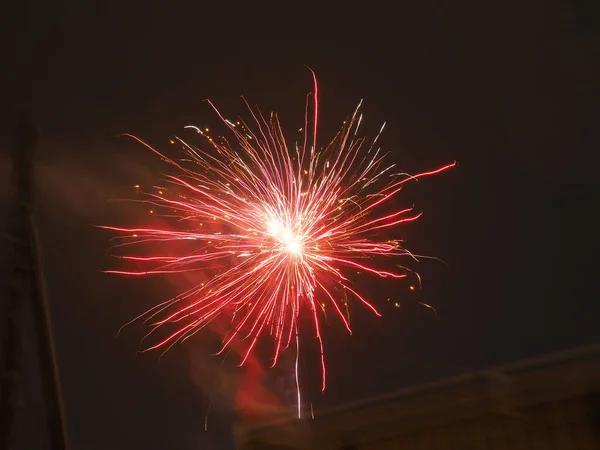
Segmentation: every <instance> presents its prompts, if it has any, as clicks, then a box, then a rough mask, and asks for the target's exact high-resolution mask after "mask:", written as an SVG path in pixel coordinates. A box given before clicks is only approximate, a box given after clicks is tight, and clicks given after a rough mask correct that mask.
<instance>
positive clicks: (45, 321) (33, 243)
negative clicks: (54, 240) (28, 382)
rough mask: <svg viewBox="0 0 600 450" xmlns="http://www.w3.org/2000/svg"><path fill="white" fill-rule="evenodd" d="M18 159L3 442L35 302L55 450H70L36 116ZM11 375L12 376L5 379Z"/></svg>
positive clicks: (27, 117) (25, 126)
mask: <svg viewBox="0 0 600 450" xmlns="http://www.w3.org/2000/svg"><path fill="white" fill-rule="evenodd" d="M16 138H17V139H16V145H15V148H14V152H13V154H12V161H13V166H12V180H11V181H12V185H11V188H12V190H13V192H12V196H11V197H12V198H11V201H12V204H11V211H10V215H9V230H8V231H9V235H10V239H11V244H12V245H11V250H10V252H9V256H10V260H9V265H10V268H9V273H8V276H9V287H8V299H7V300H8V310H9V311H8V315H7V318H8V320H7V324H6V332H5V340H4V343H3V344H4V352H3V360H2V361H1V363H2V364H3V366H2V367H1V368H0V370H2V372H3V373H2V375H3V376H2V391H1V393H0V395H1V397H0V422H1V423H0V431H1V432H2V435H1V436H0V439H2V441H1V442H0V444H1V445H2V446H1V447H0V448H2V449H5V448H8V446H9V445H10V444H11V440H12V439H11V438H12V433H13V430H14V422H15V406H16V405H15V397H16V388H17V386H16V379H17V374H18V366H19V359H20V354H21V351H20V350H21V349H20V345H21V343H20V339H19V335H20V332H19V326H18V318H17V314H18V312H19V310H20V309H21V307H22V306H23V305H24V303H25V302H31V307H32V308H31V309H32V312H33V320H34V329H35V335H36V336H35V340H36V347H37V355H38V359H39V363H40V364H39V366H40V378H41V380H40V382H41V385H42V395H43V396H44V398H43V400H44V401H43V403H44V406H45V413H46V414H45V416H46V425H47V432H48V437H49V439H50V448H51V450H65V449H66V443H65V433H64V423H63V417H62V411H61V409H62V408H61V401H60V390H59V384H58V374H57V370H56V363H55V359H54V348H53V347H54V346H53V342H52V333H51V327H50V320H49V315H48V308H47V304H46V299H45V296H44V289H43V284H42V283H43V278H42V273H41V267H40V261H39V258H40V255H39V249H38V247H37V236H36V230H35V227H34V221H33V214H32V210H33V152H34V150H35V147H36V145H37V140H38V135H37V130H36V127H35V123H34V121H33V118H32V116H31V114H23V115H22V116H21V118H20V120H19V123H18V126H17V133H16ZM4 375H6V376H4Z"/></svg>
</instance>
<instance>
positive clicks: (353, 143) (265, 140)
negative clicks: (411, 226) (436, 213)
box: [104, 73, 454, 389]
mask: <svg viewBox="0 0 600 450" xmlns="http://www.w3.org/2000/svg"><path fill="white" fill-rule="evenodd" d="M313 80H314V93H312V94H309V96H308V99H307V104H306V111H305V124H304V128H303V131H304V133H303V135H304V141H303V142H300V143H297V144H294V145H293V146H290V145H288V142H287V141H286V139H285V137H284V135H283V132H282V129H281V126H280V123H279V121H278V118H277V115H276V114H271V115H270V116H269V117H268V119H267V118H265V117H264V116H263V115H262V114H261V112H260V111H258V110H255V109H253V108H251V107H250V105H248V104H247V103H246V105H247V106H248V110H249V112H250V114H251V117H252V123H253V125H252V126H250V125H248V124H247V123H246V122H245V121H243V120H242V119H239V120H238V121H236V123H233V122H231V121H229V120H227V119H225V118H224V117H223V116H222V115H221V113H220V112H219V111H218V110H217V109H216V108H214V106H213V105H212V103H210V102H209V103H210V105H211V106H212V107H213V108H214V109H215V111H216V113H217V114H218V116H219V118H220V119H221V120H222V121H223V123H224V124H225V125H226V126H227V127H228V129H229V130H230V132H231V134H232V135H233V136H234V137H235V141H234V142H235V145H231V144H230V143H228V142H227V140H226V139H225V138H219V139H213V138H211V137H210V136H208V135H207V134H206V133H205V131H204V130H201V129H199V128H197V127H193V126H190V127H186V128H192V129H194V130H196V131H197V133H198V134H200V135H202V136H203V138H204V139H205V142H204V145H205V147H204V148H203V147H200V146H194V145H191V144H188V143H187V142H184V141H183V140H182V139H179V138H176V140H177V141H176V143H177V144H179V145H180V146H181V149H182V151H183V152H184V154H185V157H184V158H177V159H175V158H170V157H168V156H165V155H164V154H163V153H161V152H159V151H157V150H156V149H154V148H153V147H151V146H150V145H149V144H147V143H146V142H144V141H142V140H141V139H139V138H137V137H135V136H131V135H128V136H130V137H132V138H133V139H135V140H136V141H138V142H140V143H141V144H143V145H145V146H146V147H147V148H148V149H150V150H152V151H153V152H154V153H156V154H157V155H159V156H160V157H161V158H162V159H163V160H164V161H165V162H167V163H168V164H169V165H170V166H171V167H172V168H175V169H176V170H175V171H174V174H170V175H165V180H166V182H167V183H170V185H171V187H170V188H169V189H161V190H159V191H157V192H155V193H149V194H148V197H147V199H146V200H145V201H146V202H147V203H148V204H149V205H152V208H153V210H155V211H156V212H159V211H163V212H164V213H165V214H164V215H165V216H166V217H169V218H170V219H168V222H167V223H168V224H169V226H164V227H159V228H145V227H143V228H142V227H140V228H127V227H104V228H107V229H110V230H113V231H115V232H118V233H123V234H122V235H120V236H119V238H120V239H123V244H126V245H127V246H128V247H130V248H131V247H133V246H137V247H139V249H140V250H139V251H138V252H136V253H135V254H131V255H128V256H120V258H122V259H125V260H129V261H132V262H134V263H135V264H137V267H140V265H143V266H144V267H143V269H144V270H138V271H122V270H115V271H110V272H111V273H117V274H123V275H150V274H173V273H181V272H189V271H197V270H204V271H210V272H211V273H212V275H211V276H210V278H209V279H208V280H207V281H205V282H204V283H201V284H198V285H196V286H193V287H192V288H191V289H189V290H187V291H185V292H183V293H181V294H179V295H177V296H176V297H174V298H172V299H171V300H169V301H167V302H165V303H162V304H161V305H158V306H157V307H155V308H153V309H152V310H150V311H148V312H147V313H145V314H144V315H142V316H140V317H147V319H152V320H153V328H152V331H151V332H150V333H153V332H154V331H155V330H156V329H158V328H160V327H162V326H163V325H165V324H168V323H176V324H177V328H176V331H174V332H172V333H171V334H169V335H168V336H167V337H166V338H163V339H162V340H160V341H159V342H157V343H156V344H155V345H153V346H151V347H150V348H149V349H155V348H158V347H163V346H165V347H166V348H169V347H170V346H171V345H174V344H175V343H177V342H181V341H183V340H184V339H186V338H188V337H190V336H191V335H193V334H194V333H196V332H198V331H199V330H201V329H202V328H203V327H205V326H206V325H208V324H209V323H211V322H212V321H213V320H215V319H216V318H217V317H226V318H227V319H228V321H229V323H230V324H231V327H230V329H229V331H228V332H227V334H226V335H225V337H224V338H223V347H222V349H221V352H223V351H224V350H225V349H226V348H227V347H228V346H230V345H231V344H232V343H234V342H239V341H240V340H241V341H244V342H247V345H246V348H245V350H244V351H243V352H242V360H241V364H244V362H245V361H246V359H247V358H248V355H249V354H250V353H251V352H252V350H253V348H254V347H255V344H256V343H257V341H258V339H259V338H260V337H261V336H263V335H266V334H268V335H270V336H271V337H272V339H273V341H274V356H273V365H275V364H276V363H277V358H278V356H279V355H280V353H281V352H282V351H283V350H285V349H286V348H288V347H289V346H290V345H292V346H294V345H295V346H296V348H297V343H298V318H299V314H301V312H302V311H303V310H307V311H310V314H311V316H312V322H313V324H314V329H315V331H316V336H317V338H318V340H319V344H320V346H321V364H322V388H323V389H325V378H326V373H325V359H324V356H323V342H322V339H321V326H320V316H321V315H322V314H324V312H325V308H328V307H329V308H331V309H332V311H334V312H335V314H336V315H337V316H338V317H339V318H340V320H341V321H342V322H343V323H344V325H345V327H346V328H347V330H348V332H351V329H350V323H349V320H348V309H347V302H348V300H349V299H354V300H356V301H358V302H360V303H362V304H363V305H364V306H365V307H366V308H367V309H369V310H371V311H372V312H373V313H375V314H377V315H380V314H379V312H378V311H377V309H376V308H375V307H374V306H373V305H372V304H371V303H369V301H368V300H367V299H366V298H364V297H363V295H361V293H359V291H358V289H357V288H356V286H354V285H353V284H352V282H351V280H350V279H349V278H348V274H349V271H353V272H356V271H357V270H359V271H361V272H366V273H370V274H372V275H374V276H377V277H383V278H385V277H392V278H403V277H405V276H406V271H405V270H403V271H402V272H398V273H397V272H391V271H384V270H379V269H377V268H376V267H375V264H376V260H377V259H378V258H381V257H400V256H410V257H414V256H413V255H412V254H411V253H410V252H408V251H407V250H406V249H405V248H403V247H402V246H401V244H400V241H398V240H388V239H385V238H382V237H381V234H380V233H381V232H382V231H381V230H383V229H388V228H392V227H396V226H398V225H400V224H402V223H405V222H411V221H414V220H416V219H417V218H418V217H419V216H420V213H415V212H414V211H413V209H412V208H409V209H399V210H398V209H396V210H393V211H392V212H389V211H390V208H393V202H391V200H392V199H393V197H394V196H396V195H397V194H398V193H399V192H400V191H401V190H402V188H403V185H404V184H405V183H407V182H408V181H410V180H416V179H418V178H421V177H425V176H428V175H433V174H436V173H439V172H442V171H444V170H446V169H448V168H450V167H452V166H453V165H454V163H452V164H448V165H445V166H443V167H441V168H439V169H437V170H433V171H430V172H425V173H421V174H418V175H412V176H411V175H407V174H405V173H397V172H395V171H394V164H389V165H387V164H385V163H384V159H385V156H386V155H384V154H382V152H381V151H380V149H378V148H376V147H375V145H376V143H377V138H378V137H379V134H381V131H382V130H383V126H382V127H381V130H380V131H379V134H378V135H377V136H376V137H375V139H374V140H373V141H372V143H371V145H370V146H368V148H365V147H366V146H365V139H363V138H360V137H357V131H358V128H359V126H360V123H361V120H362V115H361V114H360V113H359V108H360V104H359V105H358V107H357V108H356V110H355V111H354V114H353V115H352V116H351V118H350V120H347V121H345V122H344V124H343V126H342V128H341V130H340V131H339V132H338V133H337V135H336V136H335V138H334V139H333V140H332V141H331V142H330V143H329V145H327V146H325V147H324V148H319V147H318V146H317V128H318V109H319V108H318V106H319V105H318V96H317V93H318V91H317V81H316V77H315V76H314V73H313ZM384 126H385V124H384ZM382 210H385V211H386V212H385V213H382V212H381V211H382ZM173 219H174V220H173ZM174 244H176V245H174ZM149 248H152V250H148V249H149ZM175 248H178V249H179V250H178V251H177V252H174V249H175ZM149 251H151V252H152V253H149ZM396 267H400V266H396Z"/></svg>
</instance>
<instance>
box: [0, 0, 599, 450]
mask: <svg viewBox="0 0 600 450" xmlns="http://www.w3.org/2000/svg"><path fill="white" fill-rule="evenodd" d="M482 3H483V4H482ZM325 5H326V3H321V6H318V7H315V6H313V5H309V4H303V3H298V2H289V3H285V2H282V3H279V4H278V6H276V7H271V8H267V7H263V6H257V5H254V4H245V5H244V6H235V5H233V4H232V5H229V6H223V7H216V6H214V5H213V4H210V3H203V2H171V3H170V4H169V6H167V5H166V2H165V3H164V4H163V2H112V1H108V2H92V1H89V0H88V1H80V2H76V1H63V2H34V1H29V2H27V1H21V2H15V3H14V4H7V5H6V6H5V8H6V10H5V11H4V12H2V14H1V17H2V19H1V20H2V30H3V34H4V33H5V34H6V37H4V38H3V39H2V41H3V45H5V46H6V51H4V52H3V56H2V73H1V75H0V77H1V86H2V88H1V89H2V92H3V94H2V100H1V104H0V109H1V117H0V119H1V120H0V130H1V138H2V140H1V144H2V148H3V149H4V150H5V152H4V153H3V155H5V156H4V157H3V159H2V179H5V180H7V179H8V177H7V174H8V170H7V168H8V164H7V158H6V155H7V153H8V149H9V147H10V145H11V144H10V143H11V138H12V137H11V133H12V130H13V126H14V124H15V120H16V117H17V113H18V112H19V111H20V110H21V109H22V108H29V109H31V110H32V111H33V112H34V113H35V116H36V119H37V123H38V126H39V128H40V130H41V133H42V134H41V143H40V146H39V152H38V163H37V168H36V171H37V183H38V224H39V227H40V229H41V234H42V246H43V253H44V261H45V264H44V265H45V275H46V279H47V291H48V295H49V298H50V300H51V303H52V312H53V316H54V324H55V328H56V340H57V347H58V349H57V351H58V359H59V363H60V369H61V378H62V384H63V390H64V400H65V404H66V411H67V419H68V428H69V434H70V439H71V441H72V444H73V448H75V449H78V448H81V449H83V448H89V449H96V448H97V449H102V448H110V449H114V450H117V449H126V448H127V449H129V448H148V449H154V448H156V449H162V448H226V446H225V444H223V442H226V441H227V442H229V441H230V440H231V438H230V437H229V431H228V427H229V425H230V423H231V414H230V413H229V412H228V405H227V404H225V403H226V402H222V403H223V404H222V405H221V406H222V407H221V408H216V409H215V411H213V412H211V415H209V420H210V421H211V424H212V427H209V431H208V432H205V431H204V418H205V415H206V411H207V400H206V397H207V393H206V391H207V390H208V389H209V388H208V387H207V385H208V384H210V383H208V384H207V383H206V382H204V381H202V382H198V380H199V379H206V378H207V376H206V373H209V371H208V369H206V371H205V372H203V370H204V369H203V368H202V367H203V365H202V364H197V362H198V361H207V358H206V357H205V355H204V353H203V352H204V350H203V349H202V347H203V344H202V342H195V343H190V344H189V345H184V346H180V347H178V348H175V349H174V350H173V351H172V352H171V353H170V354H168V355H167V356H166V357H165V358H163V359H161V360H160V361H159V360H158V355H157V354H145V355H138V354H136V350H137V349H138V348H139V346H138V343H139V339H140V337H141V335H142V334H141V333H142V331H141V330H140V329H139V327H137V326H134V327H132V328H130V329H128V330H126V332H125V333H124V334H123V335H122V336H121V337H120V338H119V339H117V340H115V339H113V338H114V336H115V334H116V331H117V330H118V328H119V326H120V325H122V324H123V323H124V322H126V321H128V320H129V319H130V318H132V317H134V316H135V315H137V314H139V313H140V312H142V311H143V310H144V309H146V308H147V307H149V306H151V305H153V304H155V303H157V302H158V301H160V300H163V299H164V298H166V297H167V296H168V295H169V294H170V293H171V292H172V286H171V285H170V284H169V283H168V282H167V281H165V280H156V279H152V280H131V279H120V278H113V277H110V276H108V275H104V274H102V273H100V269H105V268H108V267H111V265H112V264H114V261H111V260H110V259H109V258H108V257H107V255H106V248H107V246H108V239H109V237H110V236H109V235H107V234H106V233H103V232H101V231H99V230H98V229H95V228H93V227H92V226H91V224H99V223H100V224H104V223H111V224H113V223H115V224H127V223H128V222H130V221H131V220H134V219H135V216H134V214H133V213H134V211H132V210H131V209H128V208H127V207H126V206H123V205H118V204H115V203H110V202H107V200H108V199H111V198H116V197H127V196H128V195H130V194H131V185H132V184H136V183H140V184H151V183H152V181H153V180H154V179H155V178H156V177H157V176H158V174H159V170H160V169H161V167H160V166H159V165H158V164H157V161H156V160H155V158H154V157H153V156H152V155H150V154H149V153H147V152H145V151H144V150H143V149H142V148H140V147H139V146H136V145H134V144H133V143H132V142H129V141H124V140H123V139H117V138H116V135H117V134H119V133H121V132H131V133H134V134H137V135H139V136H141V137H143V138H145V139H147V140H149V141H150V142H152V143H153V144H155V145H156V146H158V147H160V146H163V145H166V144H167V140H168V138H169V137H170V136H171V135H172V134H173V133H180V132H181V131H182V127H183V126H184V125H187V124H188V123H194V124H198V125H202V126H204V125H208V126H210V125H211V124H212V123H215V122H216V118H215V116H214V115H213V114H212V113H211V111H210V110H209V109H208V107H207V105H206V104H205V103H203V102H202V100H203V99H205V98H207V97H210V98H211V99H212V100H213V101H214V102H215V103H216V104H217V105H219V107H220V109H222V110H224V111H227V112H228V113H229V114H230V115H234V114H236V113H238V112H242V111H243V104H242V103H241V102H240V100H239V95H241V94H243V95H245V96H246V97H247V98H248V99H249V100H251V102H253V103H258V104H259V105H260V106H261V107H262V108H263V109H265V110H269V109H274V110H277V111H278V112H279V113H280V116H281V118H282V121H283V122H284V126H285V127H286V130H290V131H295V130H296V129H297V128H299V127H300V126H301V124H302V114H303V107H304V97H305V94H306V92H308V91H309V90H310V89H311V79H310V73H309V72H308V71H307V70H306V69H305V68H304V66H303V65H304V64H308V65H310V66H311V67H312V68H313V69H314V70H315V72H316V73H317V76H318V78H319V82H320V89H321V117H322V121H321V130H322V131H321V132H322V135H323V136H325V137H326V136H332V135H333V134H334V133H335V131H336V130H337V128H338V126H339V124H340V122H341V120H343V119H345V118H346V116H347V114H348V113H349V112H350V111H351V110H352V109H353V107H354V106H355V105H356V103H357V101H358V100H359V99H361V98H364V100H365V103H364V108H363V111H364V112H365V114H366V124H365V126H364V128H363V133H365V134H366V135H368V136H373V135H374V134H375V133H376V132H377V130H378V129H379V126H380V124H381V123H382V122H383V121H386V122H387V123H388V126H387V129H386V131H385V134H384V135H383V137H382V141H381V142H382V144H383V146H384V148H385V149H386V150H389V151H390V152H392V158H393V159H394V160H396V161H397V162H398V164H399V166H400V167H401V168H402V169H405V170H407V171H409V172H412V173H415V172H418V171H421V170H428V169H432V168H435V167H437V166H440V165H442V164H445V163H447V162H451V161H453V160H458V162H459V165H458V167H457V168H455V169H453V170H451V171H450V172H447V173H445V174H442V175H439V176H437V177H433V178H429V179H427V180H426V181H423V182H420V183H418V184H417V185H416V186H413V187H412V188H411V189H410V190H409V191H408V193H406V194H405V196H404V197H403V198H402V199H401V202H406V203H407V204H409V205H410V204H412V202H415V204H416V207H417V208H418V209H423V210H424V211H425V215H424V216H423V218H422V219H421V220H420V221H419V223H418V225H416V226H410V227H407V228H406V229H404V231H403V232H404V233H405V234H404V235H403V237H405V238H406V240H407V245H408V247H409V248H410V249H411V250H413V251H415V252H418V253H421V254H428V255H435V256H438V257H440V258H441V259H442V260H444V261H445V263H446V265H444V264H441V263H438V262H431V261H429V262H424V263H421V264H419V265H418V266H417V267H414V268H415V269H418V270H419V272H420V273H421V274H422V276H423V280H424V284H423V289H422V290H420V291H416V292H411V291H409V290H408V283H399V284H398V285H397V286H394V287H393V288H391V287H389V286H387V285H386V286H384V287H381V288H380V290H376V289H374V288H373V286H375V285H371V284H367V285H366V286H365V288H366V289H367V290H368V291H370V292H371V294H370V297H371V298H373V300H374V302H375V303H376V304H380V305H383V306H382V309H383V311H384V313H385V314H384V317H383V319H378V318H375V317H372V316H370V315H368V314H364V315H361V314H360V311H359V310H357V311H356V313H355V314H354V318H355V319H354V327H355V330H356V332H355V335H354V336H352V337H348V336H347V335H345V334H344V333H342V332H341V331H339V330H336V332H334V333H328V335H327V341H326V345H327V352H328V364H329V385H330V387H329V389H328V391H327V392H326V394H325V395H324V396H320V395H319V396H316V398H313V400H314V403H315V407H316V408H317V409H319V408H326V407H328V406H331V405H335V404H340V403H343V402H347V401H355V400H358V399H360V398H364V397H368V396H372V395H376V394H380V393H385V392H389V391H391V390H394V389H396V388H399V387H401V386H405V385H407V384H412V383H418V382H422V381H426V380H432V379H437V378H442V377H445V376H449V375H454V374H457V373H463V372H466V371H471V370H475V369H478V368H482V367H486V366H490V365H494V364H499V363H502V362H505V361H509V360H515V359H519V358H524V357H528V356H532V355H537V354H541V353H545V352H552V351H558V350H560V349H565V348H570V347H573V346H577V345H582V344H586V343H591V342H595V341H598V339H599V338H600V327H599V326H598V313H600V306H599V305H600V303H599V302H598V300H599V295H598V294H599V289H598V281H597V279H598V278H597V273H598V270H599V269H600V267H599V264H598V260H597V251H598V230H599V229H600V228H599V225H600V223H599V220H598V219H597V216H598V213H597V211H596V209H597V207H598V200H597V195H596V193H597V192H596V191H597V189H598V175H597V171H598V162H599V161H598V156H597V155H598V147H599V144H600V135H599V127H598V123H599V122H598V121H599V119H600V101H599V100H600V98H599V89H598V83H597V80H598V79H599V76H600V68H599V65H598V61H599V56H600V35H599V34H598V31H597V27H596V23H595V20H594V18H595V17H596V18H597V17H598V13H599V11H598V8H597V7H595V6H592V5H594V2H588V3H585V2H559V1H554V0H550V1H524V2H517V1H514V2H513V1H507V2H502V3H501V4H492V3H491V2H475V1H472V2H471V1H457V2H443V1H438V2H405V3H399V4H398V6H395V7H387V8H385V7H382V6H381V7H379V6H376V5H372V4H370V3H368V2H367V3H364V2H363V3H356V5H352V4H348V3H344V4H339V5H338V6H335V5H334V4H333V3H332V4H331V5H326V6H325ZM3 190H5V189H3ZM382 293H385V295H382ZM380 297H381V298H380ZM384 297H386V298H388V297H391V298H393V299H395V300H396V301H398V302H399V303H400V305H401V307H400V308H397V309H396V308H391V307H387V306H386V305H387V303H386V302H385V300H386V298H384ZM419 301H422V302H426V303H429V304H431V305H433V306H435V308H436V309H437V317H436V315H435V314H433V312H432V311H431V310H429V309H427V308H423V307H421V306H419V304H418V302H419ZM357 313H358V314H357ZM338 331H339V332H338ZM201 339H202V337H199V338H198V340H201ZM350 356H351V357H350ZM207 364H208V365H210V364H213V365H214V362H210V363H209V362H207ZM217 365H218V363H217ZM198 366H200V368H199V367H198ZM211 370H212V369H211ZM198 372H203V373H202V374H200V375H199V374H198ZM210 373H212V372H210ZM215 377H216V375H215ZM208 378H210V377H208ZM307 383H308V384H310V379H308V381H307ZM229 406H230V405H229ZM218 442H221V443H222V444H221V445H218V444H217V443H218ZM211 443H212V444H211ZM210 445H212V447H211V446H210ZM227 445H230V444H227Z"/></svg>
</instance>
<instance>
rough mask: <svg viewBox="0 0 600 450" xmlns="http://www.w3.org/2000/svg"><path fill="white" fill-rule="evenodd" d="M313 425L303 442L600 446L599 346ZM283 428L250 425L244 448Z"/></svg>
mask: <svg viewBox="0 0 600 450" xmlns="http://www.w3.org/2000/svg"><path fill="white" fill-rule="evenodd" d="M310 428H311V441H312V442H311V444H310V445H307V446H304V447H303V448H305V449H308V448H310V449H313V450H325V449H327V450H342V449H354V450H363V449H365V450H366V449H369V450H400V449H402V450H404V449H415V450H416V449H418V450H429V449H432V450H433V449H436V450H437V449H457V450H458V449H486V450H487V449H494V450H497V449H523V450H529V449H540V450H541V449H544V450H546V449H560V450H563V449H564V450H570V449H573V450H575V449H576V450H588V449H589V450H592V449H600V346H598V345H594V346H590V347H584V348H579V349H575V350H572V351H568V352H563V353H558V354H554V355H550V356H545V357H539V358H533V359H529V360H524V361H519V362H516V363H512V364H507V365H504V366H500V367H495V368H492V369H490V370H486V371H483V372H476V373H472V374H467V375H464V376H460V377H455V378H451V379H447V380H442V381H439V382H436V383H429V384H425V385H422V386H415V387H412V388H408V389H403V390H401V391H398V392H395V393H393V394H390V395H386V396H383V397H379V398H374V399H370V400H366V401H363V402H357V403H355V404H352V405H346V406H343V407H339V408H336V409H332V410H330V411H324V412H322V413H320V414H316V416H315V420H312V421H310ZM279 430H280V426H279V425H277V424H275V425H272V426H270V425H268V424H263V425H262V426H260V427H256V428H254V429H253V430H246V432H245V435H244V438H240V448H242V449H245V448H261V447H260V446H259V444H258V443H260V442H262V443H263V445H264V446H263V447H262V448H276V447H268V445H269V442H277V439H280V437H281V433H280V431H279ZM245 441H248V442H250V441H251V442H253V443H254V447H246V446H245V444H244V442H245ZM292 444H293V443H290V444H288V446H285V445H284V446H281V447H278V448H296V447H294V446H293V445H292Z"/></svg>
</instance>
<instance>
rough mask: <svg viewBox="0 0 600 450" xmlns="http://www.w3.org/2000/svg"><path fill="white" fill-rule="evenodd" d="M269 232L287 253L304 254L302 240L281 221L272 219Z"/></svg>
mask: <svg viewBox="0 0 600 450" xmlns="http://www.w3.org/2000/svg"><path fill="white" fill-rule="evenodd" d="M268 230H269V234H270V235H271V236H273V237H274V238H275V239H277V240H278V241H279V242H280V243H281V245H282V247H283V248H284V249H285V251H287V252H289V253H291V254H294V255H299V254H300V253H302V239H301V238H300V237H299V236H297V235H296V234H294V232H293V231H292V230H291V229H290V228H289V227H288V226H286V225H284V224H283V223H282V222H281V221H279V220H277V219H271V220H270V221H269V224H268Z"/></svg>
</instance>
